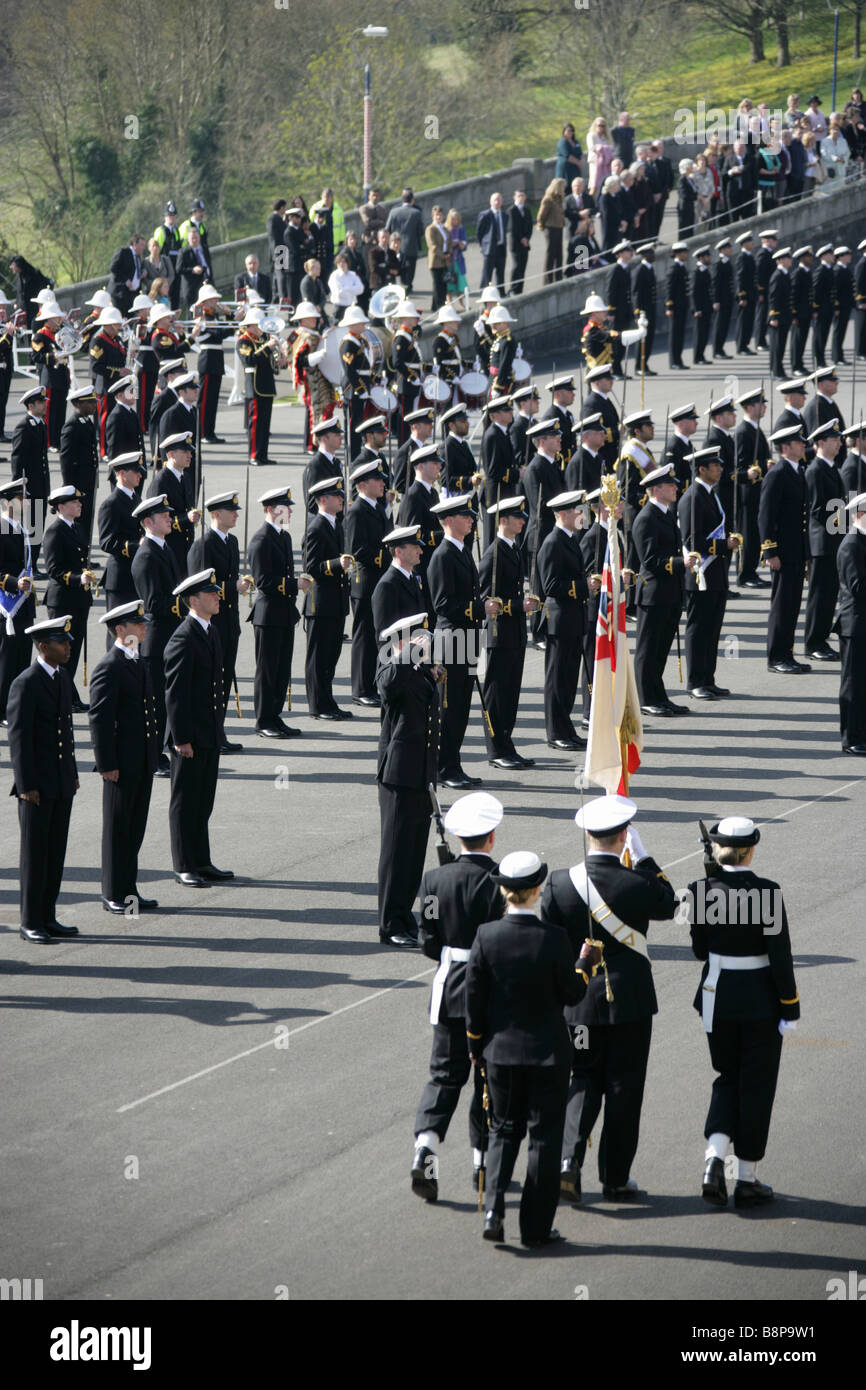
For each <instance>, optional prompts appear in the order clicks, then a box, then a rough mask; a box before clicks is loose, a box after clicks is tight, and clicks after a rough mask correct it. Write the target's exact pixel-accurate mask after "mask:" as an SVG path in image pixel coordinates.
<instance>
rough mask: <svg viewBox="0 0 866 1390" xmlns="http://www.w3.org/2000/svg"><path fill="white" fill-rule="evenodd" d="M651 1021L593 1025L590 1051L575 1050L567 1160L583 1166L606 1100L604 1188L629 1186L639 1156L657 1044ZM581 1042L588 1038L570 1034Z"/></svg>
mask: <svg viewBox="0 0 866 1390" xmlns="http://www.w3.org/2000/svg"><path fill="white" fill-rule="evenodd" d="M652 1027H653V1021H652V1018H639V1019H636V1020H635V1021H634V1022H633V1023H611V1024H604V1025H592V1026H591V1027H590V1028H589V1029H588V1033H589V1039H588V1046H587V1047H575V1048H574V1051H573V1054H572V1063H571V1084H570V1086H569V1088H568V1105H567V1107H566V1112H565V1134H564V1138H563V1147H562V1157H563V1159H564V1160H565V1159H569V1160H570V1159H572V1158H576V1159H577V1162H578V1163H579V1164H580V1166H581V1167H582V1166H583V1160H584V1156H585V1154H586V1143H587V1140H588V1139H589V1136H590V1135H591V1134H592V1130H593V1126H594V1125H595V1122H596V1120H597V1119H598V1116H599V1112H600V1111H601V1105H602V1101H604V1123H603V1125H602V1131H601V1140H600V1141H599V1146H598V1176H599V1179H600V1181H601V1183H602V1185H603V1186H604V1187H625V1185H626V1183H627V1182H628V1179H629V1173H630V1171H631V1165H632V1162H633V1161H634V1156H635V1154H636V1153H637V1142H638V1136H639V1133H640V1112H641V1106H642V1104H643V1089H644V1082H645V1080H646V1069H647V1061H648V1059H649V1050H650V1041H651V1039H652ZM571 1031H572V1034H573V1036H574V1037H575V1038H576V1039H577V1040H578V1041H580V1040H582V1039H583V1038H584V1037H585V1035H584V1034H582V1033H579V1032H578V1031H577V1030H574V1029H573V1030H571Z"/></svg>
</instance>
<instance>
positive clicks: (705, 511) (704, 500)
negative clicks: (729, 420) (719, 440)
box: [677, 449, 739, 700]
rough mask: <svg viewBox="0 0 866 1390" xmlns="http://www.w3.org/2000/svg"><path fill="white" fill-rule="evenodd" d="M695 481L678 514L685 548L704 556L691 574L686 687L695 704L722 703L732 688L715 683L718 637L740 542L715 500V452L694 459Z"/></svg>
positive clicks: (704, 451) (717, 465) (718, 466)
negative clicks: (730, 569) (730, 562)
mask: <svg viewBox="0 0 866 1390" xmlns="http://www.w3.org/2000/svg"><path fill="white" fill-rule="evenodd" d="M692 461H693V463H694V465H695V477H694V482H692V484H691V485H690V486H689V487H688V488H687V489H686V491H685V492H684V493H683V495H682V497H681V498H680V500H679V505H678V507H677V514H678V517H679V525H680V535H681V536H682V538H683V545H684V546H685V548H686V549H687V550H689V551H693V552H696V553H697V554H698V555H699V556H700V560H699V563H698V564H697V565H696V566H695V568H694V569H690V570H686V574H685V586H686V638H685V647H686V684H687V686H688V691H689V694H690V695H691V696H692V698H693V699H695V700H720V699H722V698H723V697H724V696H726V695H730V693H731V692H730V690H727V689H725V688H724V686H720V685H717V684H716V662H717V660H718V655H719V638H720V636H721V632H722V623H723V622H724V619H725V606H726V604H727V601H728V565H727V558H728V554H729V552H730V551H732V550H736V548H737V547H738V545H739V538H738V537H737V536H735V535H733V534H732V532H731V529H730V524H729V521H728V518H727V517H726V516H725V513H724V509H723V508H722V504H721V502H720V501H719V499H718V497H717V496H716V491H715V488H716V483H717V482H718V480H719V478H720V477H721V473H722V464H721V460H720V458H719V456H718V453H717V452H716V450H715V449H699V450H698V451H697V453H695V454H694V455H693V456H692Z"/></svg>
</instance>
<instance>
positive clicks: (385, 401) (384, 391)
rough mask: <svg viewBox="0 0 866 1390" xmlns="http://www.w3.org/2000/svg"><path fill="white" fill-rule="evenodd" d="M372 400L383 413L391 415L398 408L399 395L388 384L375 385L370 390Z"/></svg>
mask: <svg viewBox="0 0 866 1390" xmlns="http://www.w3.org/2000/svg"><path fill="white" fill-rule="evenodd" d="M370 400H371V401H372V402H373V404H374V406H375V407H376V409H377V410H378V411H379V412H380V413H381V414H382V415H390V414H391V412H392V411H394V410H396V409H397V397H396V396H395V395H394V392H393V391H389V390H388V388H387V386H374V387H373V388H372V390H371V392H370Z"/></svg>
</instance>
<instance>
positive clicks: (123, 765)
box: [89, 640, 161, 903]
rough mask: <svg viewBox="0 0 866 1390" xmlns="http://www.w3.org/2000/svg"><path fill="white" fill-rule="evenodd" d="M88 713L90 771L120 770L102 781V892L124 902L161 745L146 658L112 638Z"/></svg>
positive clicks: (132, 891)
mask: <svg viewBox="0 0 866 1390" xmlns="http://www.w3.org/2000/svg"><path fill="white" fill-rule="evenodd" d="M89 718H90V737H91V741H92V743H93V758H94V762H95V765H96V771H97V772H113V771H115V770H116V771H117V772H118V773H119V774H120V775H119V777H118V779H117V781H116V782H109V781H103V783H102V896H103V898H105V899H107V900H108V901H109V902H114V903H126V902H128V900H129V898H130V897H137V896H138V888H137V883H138V853H139V850H140V849H141V845H142V842H143V840H144V832H145V829H146V827H147V815H148V810H149V808H150V793H151V787H152V785H153V774H154V772H155V771H156V766H157V763H158V761H159V754H160V751H161V745H160V740H159V730H158V726H157V718H156V702H155V700H154V696H153V685H152V682H151V679H150V669H149V667H148V665H147V662H146V661H144V660H143V658H142V657H141V656H138V655H136V656H132V655H128V654H127V652H126V649H122V648H120V647H118V646H117V645H116V644H115V643H114V641H113V640H112V645H111V647H110V649H109V650H108V651H107V652H106V654H105V656H104V657H103V658H102V660H101V661H100V662H99V663H98V665H97V666H96V669H95V670H94V672H93V675H92V677H91V681H90V710H89Z"/></svg>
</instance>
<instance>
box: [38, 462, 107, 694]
mask: <svg viewBox="0 0 866 1390" xmlns="http://www.w3.org/2000/svg"><path fill="white" fill-rule="evenodd" d="M48 503H49V506H50V507H51V510H52V512H55V513H56V515H57V520H56V521H54V522H52V523H51V525H50V526H49V527H48V529H47V530H46V532H45V541H44V543H43V547H42V558H43V560H44V563H45V570H46V573H47V574H48V578H49V580H50V583H49V585H48V588H47V590H46V593H45V606H46V607H47V609H48V616H49V617H50V618H56V617H58V616H59V615H60V614H66V615H68V616H69V617H71V619H72V627H71V629H70V632H71V635H72V649H71V651H70V656H69V660H68V662H67V663H66V674H67V675H68V676H69V679H70V680H71V681H72V712H73V714H83V713H84V712H85V711H86V709H87V706H86V705H85V704H84V702H83V701H82V699H81V696H80V695H79V694H78V691H77V690H76V688H75V672H76V671H77V670H78V659H79V657H80V655H81V647H82V643H83V642H84V640H85V636H86V633H87V618H88V615H89V613H90V608H91V605H92V603H93V594H92V592H91V590H92V588H93V585H94V583H95V580H96V576H95V574H94V573H93V571H92V570H91V569H88V560H87V537H86V535H85V534H84V531H83V529H82V526H81V521H80V517H81V507H82V497H81V493H80V492H79V491H78V489H77V488H74V487H72V485H71V484H70V485H69V486H68V487H58V488H55V489H54V491H53V492H52V493H51V496H50V497H49V498H48ZM86 665H87V659H86V657H85V666H86Z"/></svg>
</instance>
